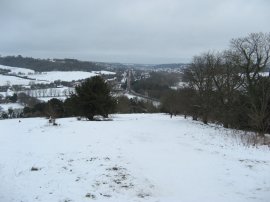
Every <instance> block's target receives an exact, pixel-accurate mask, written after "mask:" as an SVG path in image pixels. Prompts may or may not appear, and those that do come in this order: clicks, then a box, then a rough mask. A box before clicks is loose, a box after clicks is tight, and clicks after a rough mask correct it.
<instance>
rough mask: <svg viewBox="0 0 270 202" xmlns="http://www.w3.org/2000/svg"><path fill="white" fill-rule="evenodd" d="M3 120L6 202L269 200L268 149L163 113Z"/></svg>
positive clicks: (0, 186) (0, 144)
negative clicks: (101, 118)
mask: <svg viewBox="0 0 270 202" xmlns="http://www.w3.org/2000/svg"><path fill="white" fill-rule="evenodd" d="M112 119H113V121H104V122H102V121H98V122H88V121H77V120H76V119H75V118H66V119H59V120H57V122H58V123H59V124H60V125H59V126H49V125H48V123H47V120H46V119H43V118H30V119H21V122H19V120H18V119H12V120H2V121H0V128H1V133H0V153H1V155H0V201H1V202H2V201H3V202H12V201H14V202H18V201H23V202H32V201H42V202H48V201H50V202H54V201H55V202H67V201H70V202H75V201H76V202H83V201H91V200H93V199H94V200H96V201H114V202H121V201H123V202H130V201H136V202H139V201H149V202H165V201H166V202H180V201H184V202H206V201H207V202H228V201H233V202H249V201H262V202H269V199H270V151H269V148H266V147H259V148H252V147H244V146H242V145H241V144H239V142H238V141H236V140H235V139H232V138H231V137H230V134H232V131H231V130H225V129H222V128H219V127H217V126H213V125H210V126H205V125H202V124H200V123H199V122H193V121H191V120H185V119H183V118H181V117H176V118H173V119H170V118H169V116H165V115H162V114H152V115H151V114H146V115H144V114H133V115H129V114H127V115H113V117H112Z"/></svg>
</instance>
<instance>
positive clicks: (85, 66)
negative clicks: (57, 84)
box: [0, 55, 107, 72]
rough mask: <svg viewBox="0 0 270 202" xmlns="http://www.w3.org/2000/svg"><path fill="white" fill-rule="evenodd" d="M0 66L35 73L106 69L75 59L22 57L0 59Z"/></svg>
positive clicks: (99, 65)
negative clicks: (23, 69) (25, 69)
mask: <svg viewBox="0 0 270 202" xmlns="http://www.w3.org/2000/svg"><path fill="white" fill-rule="evenodd" d="M0 64H1V65H6V66H10V67H22V68H27V69H32V70H34V71H37V72H45V71H89V72H90V71H100V70H104V69H107V68H106V66H105V65H102V63H99V64H98V63H95V62H87V61H79V60H75V59H52V60H51V59H35V58H31V57H22V56H20V55H19V56H6V57H0Z"/></svg>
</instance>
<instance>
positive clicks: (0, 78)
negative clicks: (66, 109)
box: [0, 65, 115, 85]
mask: <svg viewBox="0 0 270 202" xmlns="http://www.w3.org/2000/svg"><path fill="white" fill-rule="evenodd" d="M0 69H8V70H10V72H9V73H8V74H10V76H6V75H0V85H7V84H10V85H28V84H29V83H30V82H31V83H33V82H34V83H50V82H54V81H56V80H61V81H68V82H69V81H73V80H75V81H76V80H81V79H86V78H89V77H93V76H96V75H100V74H104V75H109V74H115V72H110V71H93V72H84V71H52V72H42V73H36V72H35V71H34V70H31V69H26V68H19V67H9V66H4V65H0ZM14 75H19V76H27V77H28V78H31V79H35V80H29V79H23V78H18V77H16V76H14Z"/></svg>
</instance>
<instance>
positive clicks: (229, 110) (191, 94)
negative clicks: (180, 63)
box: [163, 33, 270, 136]
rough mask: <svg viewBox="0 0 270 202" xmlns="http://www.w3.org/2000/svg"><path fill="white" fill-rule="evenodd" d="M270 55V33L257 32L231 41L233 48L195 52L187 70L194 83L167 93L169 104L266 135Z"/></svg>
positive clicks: (169, 107) (179, 110) (176, 109)
mask: <svg viewBox="0 0 270 202" xmlns="http://www.w3.org/2000/svg"><path fill="white" fill-rule="evenodd" d="M269 57H270V34H269V33H252V34H249V35H248V36H246V37H243V38H236V39H233V40H231V43H230V49H229V50H226V51H222V52H206V53H203V54H201V55H199V56H195V57H194V58H193V60H192V63H191V64H190V65H189V66H188V67H187V68H186V69H185V70H184V76H183V80H184V81H185V82H187V83H188V87H185V88H183V89H180V90H178V91H177V92H174V95H172V93H171V94H170V95H168V96H167V97H165V98H166V99H164V100H163V108H164V110H165V111H167V112H169V113H171V114H177V113H183V114H186V115H191V116H192V117H193V119H194V120H197V119H200V120H202V121H203V122H204V123H205V124H207V123H208V122H209V121H213V122H219V123H222V124H223V125H224V127H226V128H228V127H232V128H239V129H249V130H254V131H256V132H257V134H258V135H259V136H264V134H265V133H266V132H269V125H270V79H269V75H268V74H267V75H265V71H268V69H269ZM263 72H264V73H263Z"/></svg>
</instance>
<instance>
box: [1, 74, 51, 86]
mask: <svg viewBox="0 0 270 202" xmlns="http://www.w3.org/2000/svg"><path fill="white" fill-rule="evenodd" d="M29 83H48V82H46V81H33V80H29V79H23V78H19V77H16V76H6V75H1V74H0V86H5V85H29Z"/></svg>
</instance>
